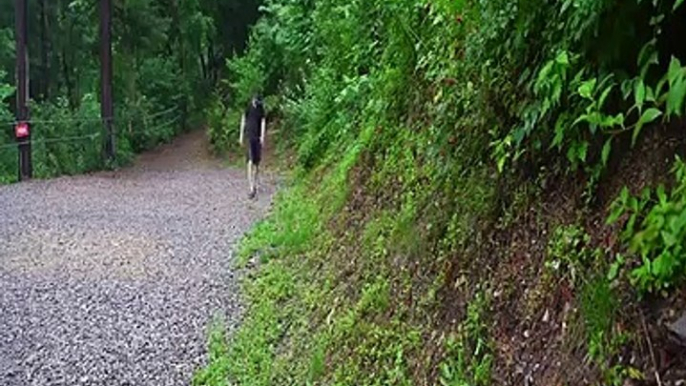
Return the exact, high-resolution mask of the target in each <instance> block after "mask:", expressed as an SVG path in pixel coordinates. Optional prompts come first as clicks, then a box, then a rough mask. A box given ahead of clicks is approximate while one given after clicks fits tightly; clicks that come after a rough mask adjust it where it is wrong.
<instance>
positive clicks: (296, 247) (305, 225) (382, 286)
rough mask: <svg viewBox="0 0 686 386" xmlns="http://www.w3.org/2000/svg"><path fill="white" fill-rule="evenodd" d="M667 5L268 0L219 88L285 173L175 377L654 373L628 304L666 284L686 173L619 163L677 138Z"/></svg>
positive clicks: (474, 381)
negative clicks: (251, 106) (292, 159)
mask: <svg viewBox="0 0 686 386" xmlns="http://www.w3.org/2000/svg"><path fill="white" fill-rule="evenodd" d="M681 3H682V1H680V0H677V1H672V0H666V1H660V0H655V1H629V2H624V3H620V2H617V1H611V0H603V1H596V0H593V1H591V0H589V1H586V0H560V1H553V0H550V1H544V2H540V1H514V2H513V1H505V0H502V1H500V0H496V1H431V2H428V1H418V0H400V1H394V2H384V1H375V0H356V1H342V0H271V1H267V2H266V4H265V6H264V9H263V12H264V16H263V18H262V19H261V20H260V21H259V22H258V24H257V25H256V26H255V27H254V29H253V34H252V35H251V39H250V44H249V51H248V52H247V54H246V55H244V56H243V57H240V58H238V59H236V60H233V61H232V62H231V63H230V65H229V73H230V79H232V85H231V91H232V92H233V95H234V96H235V97H236V98H235V101H237V102H239V103H238V104H237V106H236V109H240V107H239V106H241V104H242V103H243V102H245V101H246V100H247V98H248V97H249V95H250V93H252V92H253V91H254V90H256V89H261V90H263V91H265V92H266V93H268V94H269V95H271V100H270V106H269V107H271V108H272V109H273V110H274V111H275V112H274V114H275V115H279V116H280V119H281V122H282V125H281V132H280V135H281V138H279V139H280V140H281V141H289V143H290V145H291V146H292V147H293V148H294V149H295V151H296V153H297V157H296V158H297V161H296V165H295V168H296V172H295V175H294V178H293V183H292V185H291V186H290V187H289V188H288V189H286V190H285V191H283V192H282V193H281V194H280V195H279V197H277V199H276V206H275V209H274V212H273V214H272V216H271V217H270V218H268V219H267V220H265V221H264V222H263V223H261V224H259V225H258V226H257V227H256V228H255V229H254V231H253V232H252V233H251V234H250V235H249V236H247V238H246V239H245V241H244V242H243V244H242V249H241V254H240V255H241V259H242V262H243V263H246V262H247V261H248V260H250V259H258V260H259V261H260V263H259V264H258V265H259V268H258V269H257V270H256V271H255V272H252V273H251V274H250V275H249V276H248V277H247V279H246V284H245V286H246V294H247V301H248V303H249V308H248V311H247V314H246V317H245V321H244V323H243V325H242V327H241V328H240V330H239V331H238V332H237V333H236V334H235V335H234V336H232V337H231V338H230V339H229V340H228V342H227V341H226V339H225V337H224V336H223V334H222V328H221V326H219V327H217V328H216V329H215V333H214V334H213V338H212V344H211V346H210V349H211V360H210V363H209V364H208V367H207V368H205V369H203V370H201V371H199V372H198V374H197V376H196V378H195V384H196V385H220V384H240V385H282V384H297V385H307V384H332V385H343V384H345V385H410V384H419V385H422V384H427V385H428V384H440V385H491V384H527V382H529V384H546V385H558V384H559V385H579V384H585V383H591V384H603V385H622V384H624V382H625V381H627V380H630V379H633V380H634V381H641V380H644V379H646V378H651V377H653V376H654V374H655V373H660V372H663V374H662V375H663V378H662V380H663V381H665V382H669V379H670V378H669V376H670V375H669V371H672V370H673V369H674V368H677V369H678V368H679V367H681V368H683V367H684V363H683V362H679V360H678V359H677V360H676V362H672V363H671V367H670V368H669V369H666V368H664V367H662V366H661V365H660V364H659V363H656V360H655V359H654V355H649V354H648V351H650V352H652V343H647V344H648V345H650V346H651V350H645V347H646V341H647V342H651V339H650V338H647V337H649V336H650V335H653V334H654V331H657V329H658V328H659V327H660V326H658V325H657V323H655V321H656V320H657V319H658V317H657V316H648V317H647V319H648V321H647V324H648V325H650V326H651V328H650V331H648V330H649V329H648V328H646V327H645V325H644V323H645V317H644V312H643V308H644V307H643V306H644V305H645V304H646V302H647V301H649V300H643V301H642V300H641V299H654V298H655V297H656V296H657V297H659V296H665V297H668V298H669V297H670V296H671V295H675V294H679V293H680V292H679V291H680V288H682V287H683V286H682V284H683V278H684V269H685V266H686V252H684V250H683V246H684V238H683V232H684V230H685V229H686V221H685V220H684V219H686V217H685V216H684V197H683V195H684V187H683V185H684V178H685V176H686V172H685V171H684V166H683V163H682V162H681V161H676V164H675V165H676V166H675V167H674V168H675V169H674V170H675V171H674V175H675V177H676V182H670V181H671V179H670V178H668V176H667V174H666V173H664V171H663V172H656V173H653V174H654V178H645V177H643V178H633V177H634V175H635V174H636V173H633V171H634V170H639V171H645V172H646V173H643V174H649V173H648V171H652V170H654V169H659V168H658V167H657V166H656V165H654V164H651V163H650V162H641V159H642V158H645V159H650V157H648V156H647V155H646V154H647V153H650V152H651V151H652V150H646V149H653V147H651V146H652V145H651V144H655V143H657V142H655V141H656V140H655V138H657V140H659V139H660V138H664V137H665V136H670V135H671V134H670V133H671V132H672V131H673V130H672V129H670V127H671V128H673V127H675V126H676V127H677V130H678V128H679V127H682V126H681V121H680V118H681V116H682V115H683V113H684V111H685V110H684V107H685V106H684V97H685V96H686V67H684V66H683V63H686V50H685V49H684V46H683V45H681V44H679V43H677V42H678V40H679V38H678V37H679V36H683V33H684V32H686V31H684V27H683V26H684V25H686V24H684V21H685V20H686V7H684V6H682V4H681ZM218 110H219V111H223V109H218ZM222 114H223V113H222ZM217 121H220V120H219V119H217ZM230 126H235V125H233V123H232V125H230ZM231 130H233V129H229V128H224V127H223V126H222V125H221V124H220V123H219V122H218V123H216V124H215V125H214V126H213V127H212V129H211V132H210V134H211V137H212V138H213V140H214V142H215V143H217V144H219V146H221V144H222V143H223V142H222V141H228V142H230V141H231V140H230V138H232V137H234V133H232V132H231ZM670 130H672V131H670ZM226 138H228V140H225V139H226ZM675 138H676V140H677V142H678V143H683V142H679V141H683V137H680V136H679V135H676V137H675ZM228 142H226V143H228ZM678 148H679V145H678V144H677V145H670V146H668V147H664V148H662V149H661V152H660V153H659V154H660V156H663V157H662V161H661V162H664V158H665V157H666V158H668V159H669V160H670V162H671V161H672V160H674V159H675V157H674V156H675V154H676V153H678ZM637 159H638V161H637V162H635V164H633V165H632V164H629V162H633V161H635V160H637ZM659 181H662V182H665V183H666V185H665V186H666V187H659V188H657V187H656V188H654V189H651V188H650V187H651V186H654V185H655V183H656V182H659ZM623 186H627V188H626V189H624V190H623V189H622V187H623ZM644 187H648V189H647V190H646V191H645V193H643V194H641V195H639V196H635V195H633V194H632V191H633V192H634V193H636V192H637V190H640V189H643V188H644ZM608 217H609V218H608ZM618 222H619V223H620V224H619V225H617V223H618ZM606 223H607V224H609V225H606ZM613 224H614V225H613ZM620 228H622V229H620ZM642 322H643V323H642ZM655 334H657V333H655ZM653 337H654V338H656V335H653ZM646 338H647V339H646ZM675 357H676V358H679V356H678V355H675ZM630 358H633V359H630ZM675 363H676V365H675ZM668 370H669V371H668ZM676 379H678V378H676Z"/></svg>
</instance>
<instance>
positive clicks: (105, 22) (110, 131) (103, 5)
mask: <svg viewBox="0 0 686 386" xmlns="http://www.w3.org/2000/svg"><path fill="white" fill-rule="evenodd" d="M100 88H101V92H102V96H101V99H100V106H101V117H102V121H103V125H104V129H105V157H106V159H107V160H108V161H112V160H114V157H115V154H116V150H115V143H114V122H113V120H114V103H113V100H112V0H100Z"/></svg>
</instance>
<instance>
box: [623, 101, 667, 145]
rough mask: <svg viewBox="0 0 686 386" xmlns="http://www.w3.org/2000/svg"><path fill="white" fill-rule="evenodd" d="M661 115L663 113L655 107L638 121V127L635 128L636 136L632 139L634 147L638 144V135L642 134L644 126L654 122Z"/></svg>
mask: <svg viewBox="0 0 686 386" xmlns="http://www.w3.org/2000/svg"><path fill="white" fill-rule="evenodd" d="M660 115H662V111H660V110H658V109H656V108H654V107H652V108H649V109H648V110H646V111H645V112H644V113H643V114H642V115H641V118H640V119H639V120H638V123H636V127H635V128H634V134H633V136H632V138H631V143H632V145H634V144H636V139H637V138H638V135H639V134H640V133H641V129H642V128H643V126H644V125H646V124H648V123H650V122H652V121H654V120H655V119H657V117H659V116H660Z"/></svg>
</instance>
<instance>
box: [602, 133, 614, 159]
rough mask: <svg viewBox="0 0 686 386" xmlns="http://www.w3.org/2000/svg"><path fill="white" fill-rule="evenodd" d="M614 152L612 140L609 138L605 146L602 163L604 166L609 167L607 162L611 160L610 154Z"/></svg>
mask: <svg viewBox="0 0 686 386" xmlns="http://www.w3.org/2000/svg"><path fill="white" fill-rule="evenodd" d="M611 151H612V138H609V139H608V140H607V141H606V142H605V146H603V153H602V161H603V166H605V165H607V161H608V160H609V159H610V152H611Z"/></svg>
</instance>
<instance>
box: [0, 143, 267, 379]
mask: <svg viewBox="0 0 686 386" xmlns="http://www.w3.org/2000/svg"><path fill="white" fill-rule="evenodd" d="M205 149H206V146H205V139H204V136H203V133H201V132H195V133H191V134H187V135H185V136H182V137H180V138H179V139H177V140H176V141H175V142H174V143H172V144H170V145H167V146H164V147H162V148H160V149H158V150H156V151H154V152H150V153H147V154H144V155H142V156H141V157H139V159H138V161H137V162H136V165H135V166H133V167H131V168H128V169H124V170H121V171H118V172H103V173H96V174H93V175H87V176H78V177H65V178H59V179H55V180H49V181H33V182H29V183H24V184H17V185H10V186H0V385H3V386H15V385H16V386H20V385H21V386H28V385H40V386H43V385H65V386H72V385H108V386H117V385H121V386H123V385H131V386H133V385H146V386H147V385H155V386H156V385H187V384H189V383H190V379H191V377H192V374H193V371H194V370H195V369H197V368H198V367H199V366H200V365H201V364H202V363H203V362H204V361H205V344H206V329H207V327H208V325H209V323H210V322H211V320H212V319H213V318H214V317H216V316H219V317H223V318H224V320H225V321H226V325H227V326H229V328H233V327H234V326H235V325H236V323H237V322H238V321H239V317H240V314H241V306H240V303H239V300H238V291H237V283H236V278H235V276H234V272H232V270H231V264H232V259H231V251H232V250H233V249H234V247H235V243H236V242H237V241H238V239H239V238H240V237H241V235H242V234H243V233H244V232H245V231H247V230H248V229H249V228H250V227H251V226H252V224H253V223H254V222H255V221H256V220H258V219H259V218H260V217H261V216H263V215H264V214H265V213H266V211H267V210H268V207H269V205H270V201H271V196H272V194H273V192H274V190H275V188H274V179H273V178H271V177H269V176H266V177H265V178H263V181H262V191H261V195H260V197H259V200H258V201H248V200H247V198H246V194H247V187H246V185H247V184H246V181H245V177H244V174H243V170H236V169H231V168H225V167H222V166H221V165H220V164H219V162H218V161H216V160H215V159H213V158H212V157H210V156H209V155H208V154H207V151H206V150H205Z"/></svg>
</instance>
